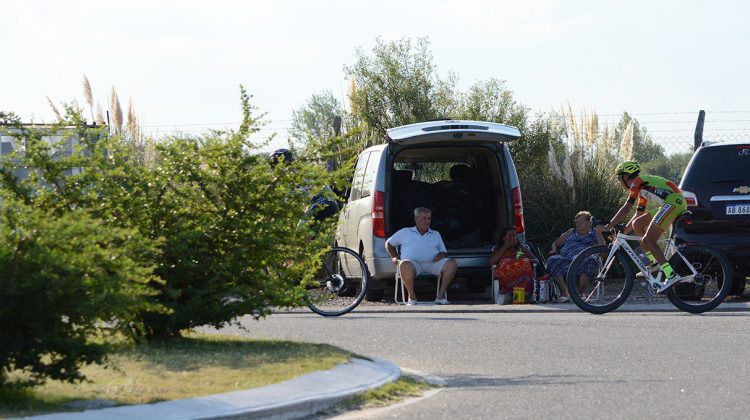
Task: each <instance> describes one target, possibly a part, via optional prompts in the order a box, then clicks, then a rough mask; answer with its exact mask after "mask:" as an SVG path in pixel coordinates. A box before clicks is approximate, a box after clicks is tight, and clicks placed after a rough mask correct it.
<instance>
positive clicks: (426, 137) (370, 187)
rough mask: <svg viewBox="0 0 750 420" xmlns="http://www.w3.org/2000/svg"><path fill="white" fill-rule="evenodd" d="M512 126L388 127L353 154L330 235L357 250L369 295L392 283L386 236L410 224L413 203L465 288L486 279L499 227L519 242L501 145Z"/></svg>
mask: <svg viewBox="0 0 750 420" xmlns="http://www.w3.org/2000/svg"><path fill="white" fill-rule="evenodd" d="M520 136H521V133H520V132H519V131H518V129H517V128H515V127H511V126H507V125H503V124H498V123H491V122H482V121H464V120H441V121H429V122H422V123H417V124H410V125H404V126H401V127H396V128H392V129H389V130H387V139H386V140H387V143H386V144H381V145H378V146H373V147H370V148H368V149H366V150H365V151H363V152H362V153H361V154H360V155H359V157H358V158H357V163H356V165H355V168H354V174H353V176H352V182H351V187H350V189H349V190H348V191H347V192H346V204H345V205H344V208H343V209H342V211H341V212H340V214H339V221H338V225H337V229H336V241H337V244H338V245H339V246H345V247H348V248H351V249H353V250H355V251H358V252H359V254H360V255H361V256H362V257H363V259H364V260H365V262H366V263H367V267H368V269H369V270H370V276H371V283H370V285H369V287H368V292H367V299H368V300H381V299H382V298H383V296H384V292H385V289H386V288H387V287H392V285H393V282H394V274H395V269H396V267H395V265H394V264H393V262H392V261H391V259H390V258H389V256H388V254H387V253H386V251H385V240H386V239H387V238H388V237H390V236H391V235H392V234H393V233H395V232H396V231H397V230H399V229H401V228H403V227H406V226H413V225H414V217H413V209H414V208H416V207H427V208H430V209H431V210H432V226H431V227H432V229H434V230H437V231H438V232H440V234H441V236H442V237H443V241H444V242H445V245H446V248H447V249H448V255H449V256H450V257H451V258H453V259H455V260H456V261H457V263H458V267H459V268H458V274H457V278H463V279H466V281H467V284H468V286H469V287H470V288H473V289H476V290H481V289H482V288H484V287H485V285H488V284H489V278H490V277H489V272H490V263H489V256H490V253H491V251H492V248H493V246H495V245H496V244H497V243H498V241H499V239H500V232H501V230H502V229H503V228H505V227H506V226H515V229H516V232H517V233H518V234H519V237H520V240H521V241H524V230H525V226H524V219H523V206H522V202H521V190H520V187H519V183H518V176H517V174H516V168H515V166H514V164H513V159H511V156H510V152H509V151H508V147H507V145H506V143H509V142H513V141H516V140H518V139H519V137H520Z"/></svg>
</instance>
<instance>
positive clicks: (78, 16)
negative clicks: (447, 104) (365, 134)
mask: <svg viewBox="0 0 750 420" xmlns="http://www.w3.org/2000/svg"><path fill="white" fill-rule="evenodd" d="M0 10H2V11H3V12H2V14H0V39H2V40H3V48H2V53H1V54H0V72H1V73H0V75H1V76H0V111H13V112H15V113H16V114H17V115H19V116H20V117H21V118H22V120H24V122H30V121H33V122H51V121H53V120H54V114H53V112H52V111H51V109H50V107H49V105H48V103H47V97H49V98H50V99H51V100H52V101H53V102H54V103H56V104H58V106H59V104H61V103H62V102H71V101H72V100H73V99H77V101H78V103H80V104H85V101H84V97H83V90H82V80H83V75H84V74H85V75H86V76H87V78H88V80H89V81H90V83H91V86H92V88H93V93H94V100H95V101H97V102H101V103H102V105H103V106H105V105H106V104H107V103H108V97H109V95H110V93H111V90H112V87H113V86H114V87H115V88H116V90H117V93H118V96H119V98H120V101H121V104H122V106H123V107H124V108H125V107H127V106H128V103H129V101H131V100H132V102H133V104H134V107H135V109H136V112H137V114H138V117H139V119H140V122H141V126H142V129H143V130H144V131H145V132H146V134H153V135H162V134H165V133H170V132H174V131H182V132H191V133H194V132H200V131H201V130H205V129H207V128H223V127H230V128H231V127H234V128H236V127H237V126H238V123H239V121H240V118H241V107H240V101H239V85H240V84H242V85H244V86H245V87H246V89H247V91H248V92H249V93H250V94H251V95H253V98H252V102H253V104H254V105H255V106H256V107H257V108H258V110H259V111H260V112H265V113H266V115H265V120H266V124H265V126H264V129H263V130H262V131H261V132H260V133H259V134H258V136H261V137H263V138H265V137H267V136H269V135H271V134H272V133H276V139H275V141H274V142H275V143H276V144H279V143H285V142H286V139H287V136H288V134H287V132H286V129H287V128H288V127H289V125H290V123H291V121H290V120H291V118H292V112H293V111H294V110H298V109H300V107H302V106H303V105H304V104H305V102H306V101H307V100H308V99H309V98H310V97H311V95H312V94H314V93H320V92H324V91H326V90H327V91H330V92H332V93H333V95H334V96H335V97H336V98H338V99H339V100H340V101H342V102H343V103H344V104H346V103H347V101H346V99H345V98H346V92H347V90H348V87H349V81H348V80H346V75H345V72H344V66H346V65H351V64H353V63H354V61H355V58H356V51H357V50H358V49H360V50H361V51H363V52H364V53H367V52H369V51H371V49H372V47H373V46H374V45H375V43H376V40H377V39H378V37H380V39H382V40H384V41H394V40H399V39H403V38H409V39H412V40H416V39H417V38H419V37H426V38H427V39H428V40H429V42H430V49H431V52H432V55H433V58H434V63H435V64H436V66H437V71H438V74H439V75H440V76H441V77H444V76H447V74H448V72H449V71H452V72H454V73H455V74H456V75H457V76H458V77H459V88H462V89H466V88H468V87H469V86H471V85H472V84H473V83H475V82H477V81H480V80H487V79H490V78H495V79H500V80H504V81H505V82H506V87H507V88H508V89H510V90H511V91H513V93H514V95H515V98H516V99H517V100H518V101H519V102H520V103H522V104H524V105H526V106H527V107H529V108H530V109H531V110H532V112H550V111H553V110H560V109H561V107H563V106H565V105H566V104H570V106H571V107H572V109H573V111H574V112H575V113H585V112H592V111H596V112H597V113H598V114H599V115H600V116H601V118H602V119H603V120H604V121H609V122H615V121H616V120H618V119H619V118H618V117H619V115H621V113H622V112H623V111H627V112H628V113H630V114H631V115H634V116H635V117H636V118H638V120H639V121H640V122H641V124H642V126H644V127H645V128H647V129H648V130H649V132H651V134H652V136H653V137H655V138H656V139H658V140H664V141H667V140H669V139H683V140H684V139H689V138H691V137H692V131H693V130H694V128H695V120H696V118H697V113H698V110H701V109H703V110H706V112H707V114H706V128H705V130H706V133H711V134H713V135H722V136H730V137H731V136H746V137H743V138H748V137H750V84H749V83H748V79H749V77H750V25H748V24H747V18H748V16H750V3H748V2H746V1H723V0H714V1H712V2H707V1H693V0H683V1H672V0H664V1H658V0H649V1H642V0H631V1H627V2H623V1H609V0H599V1H583V0H569V1H553V0H524V1H520V0H516V1H512V0H462V1H443V0H430V1H423V0H416V1H409V0H400V1H393V0H379V1H377V2H373V1H355V0H347V1H325V0H321V1H291V0H287V1H285V0H280V1H263V2H260V1H254V0H246V1H224V0H214V1H210V2H208V1H205V0H203V1H193V0H181V1H172V0H160V1H153V0H148V1H141V0H131V1H127V2H124V1H123V2H121V1H107V0H97V1H89V0H68V1H64V2H61V1H56V0H55V1H52V0H49V1H45V0H37V1H33V0H31V1H17V0H0Z"/></svg>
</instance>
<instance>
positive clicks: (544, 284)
mask: <svg viewBox="0 0 750 420" xmlns="http://www.w3.org/2000/svg"><path fill="white" fill-rule="evenodd" d="M547 302H549V279H545V278H540V279H539V303H547Z"/></svg>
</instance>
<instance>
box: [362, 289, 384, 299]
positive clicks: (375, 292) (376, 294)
mask: <svg viewBox="0 0 750 420" xmlns="http://www.w3.org/2000/svg"><path fill="white" fill-rule="evenodd" d="M383 296H385V289H370V288H368V289H367V293H365V299H367V301H368V302H380V301H381V300H383Z"/></svg>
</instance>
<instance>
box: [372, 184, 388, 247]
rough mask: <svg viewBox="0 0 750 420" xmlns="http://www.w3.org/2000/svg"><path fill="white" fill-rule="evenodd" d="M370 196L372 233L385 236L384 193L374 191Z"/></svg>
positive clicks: (380, 236) (381, 236)
mask: <svg viewBox="0 0 750 420" xmlns="http://www.w3.org/2000/svg"><path fill="white" fill-rule="evenodd" d="M372 198H373V200H372V234H373V235H375V236H376V237H378V238H385V194H384V193H383V191H375V194H373V196H372Z"/></svg>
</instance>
